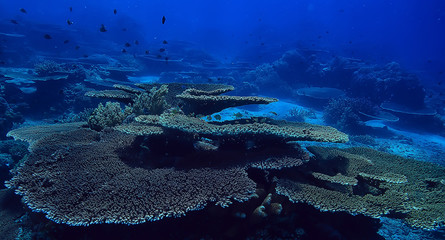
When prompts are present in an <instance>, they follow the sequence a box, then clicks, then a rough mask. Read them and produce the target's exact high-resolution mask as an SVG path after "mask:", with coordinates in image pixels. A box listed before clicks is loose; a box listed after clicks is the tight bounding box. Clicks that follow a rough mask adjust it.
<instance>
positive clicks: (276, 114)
mask: <svg viewBox="0 0 445 240" xmlns="http://www.w3.org/2000/svg"><path fill="white" fill-rule="evenodd" d="M269 113H272V114H273V115H275V116H278V113H276V112H273V111H270V112H269Z"/></svg>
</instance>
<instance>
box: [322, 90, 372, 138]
mask: <svg viewBox="0 0 445 240" xmlns="http://www.w3.org/2000/svg"><path fill="white" fill-rule="evenodd" d="M360 112H362V113H368V114H372V113H375V112H376V110H375V107H374V106H373V104H372V103H371V102H369V101H368V100H366V99H359V98H338V99H333V100H331V101H330V102H329V104H328V106H326V108H325V110H324V115H323V119H324V121H325V122H326V123H327V124H330V125H332V126H334V127H335V128H338V129H340V130H343V131H347V132H352V133H360V132H361V131H362V130H363V126H362V124H361V123H362V120H361V119H362V114H360Z"/></svg>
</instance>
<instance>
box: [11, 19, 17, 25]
mask: <svg viewBox="0 0 445 240" xmlns="http://www.w3.org/2000/svg"><path fill="white" fill-rule="evenodd" d="M9 21H10V22H11V23H13V24H19V22H17V21H16V20H14V19H11V20H9Z"/></svg>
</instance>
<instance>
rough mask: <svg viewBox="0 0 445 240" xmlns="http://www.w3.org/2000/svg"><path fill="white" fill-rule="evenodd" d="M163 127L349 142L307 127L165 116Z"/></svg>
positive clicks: (340, 135) (333, 133)
mask: <svg viewBox="0 0 445 240" xmlns="http://www.w3.org/2000/svg"><path fill="white" fill-rule="evenodd" d="M160 123H161V125H162V126H163V127H165V128H169V129H176V130H180V131H183V132H187V133H191V134H202V135H211V136H225V137H227V136H238V137H239V136H243V135H248V136H258V137H260V136H263V137H272V138H273V137H275V138H281V139H285V140H302V141H326V142H346V141H348V136H347V135H346V134H344V133H342V132H340V131H338V130H336V129H335V128H332V127H327V126H320V125H313V124H308V123H286V122H276V123H275V124H271V123H258V122H254V123H247V124H223V125H217V124H211V123H207V122H204V121H202V120H200V119H197V118H193V117H187V116H185V115H179V114H162V115H161V117H160Z"/></svg>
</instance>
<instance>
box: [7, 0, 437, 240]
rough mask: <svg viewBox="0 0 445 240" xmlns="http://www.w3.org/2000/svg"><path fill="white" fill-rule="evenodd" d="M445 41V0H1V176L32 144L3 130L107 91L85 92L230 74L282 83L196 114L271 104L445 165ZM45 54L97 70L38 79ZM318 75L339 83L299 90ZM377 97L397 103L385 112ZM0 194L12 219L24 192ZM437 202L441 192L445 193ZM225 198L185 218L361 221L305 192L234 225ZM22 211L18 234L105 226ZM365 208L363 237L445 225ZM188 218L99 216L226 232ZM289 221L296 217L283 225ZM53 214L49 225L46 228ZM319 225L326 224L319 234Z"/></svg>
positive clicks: (226, 115) (239, 114)
mask: <svg viewBox="0 0 445 240" xmlns="http://www.w3.org/2000/svg"><path fill="white" fill-rule="evenodd" d="M163 18H165V22H163ZM444 43H445V2H444V1H441V0H429V1H413V0H405V1H404V0H394V1H385V0H373V1H371V0H356V1H348V0H337V1H332V0H296V1H290V0H278V1H267V0H257V1H253V0H246V1H235V0H227V1H223V0H215V1H198V0H190V1H178V0H169V1H141V0H134V1H131V0H122V1H119V0H112V1H103V0H97V1H85V0H79V1H71V0H64V1H54V0H39V1H30V0H15V1H6V0H0V70H1V71H0V127H1V130H0V139H1V144H0V160H1V161H0V162H1V169H0V170H1V171H0V180H1V181H4V180H8V179H10V178H11V177H12V176H13V175H14V172H11V173H9V170H11V169H13V168H15V166H18V165H19V164H18V162H19V161H21V160H20V159H22V157H24V156H25V152H26V150H25V147H24V146H23V145H18V146H15V147H12V146H13V144H12V140H11V138H7V137H6V134H7V132H8V131H10V130H11V129H15V128H18V127H20V126H28V125H38V124H48V123H60V122H70V121H74V120H73V119H79V118H80V117H79V116H80V114H79V113H80V112H82V111H83V110H84V109H85V108H86V109H92V108H95V107H97V105H98V103H99V102H100V101H99V100H97V99H93V100H91V99H90V98H87V97H84V94H85V92H88V91H91V90H104V89H110V88H112V85H113V84H114V83H121V84H128V85H132V84H134V83H137V82H145V83H147V82H148V83H152V82H160V83H165V82H178V81H179V82H185V83H218V84H230V85H233V86H235V91H234V94H236V95H247V96H253V95H255V96H267V97H274V98H278V99H280V102H279V103H272V104H269V105H266V106H263V107H256V106H254V107H252V106H249V107H244V108H242V107H241V108H230V109H226V110H224V111H222V112H221V113H216V114H213V115H211V116H207V117H203V116H198V117H200V118H202V119H204V120H208V119H209V118H210V119H211V120H215V119H216V121H220V122H221V121H225V120H240V119H244V118H246V119H247V118H253V117H266V118H272V119H276V120H288V121H305V122H308V123H312V124H321V125H330V126H333V127H335V128H337V129H339V130H341V131H344V132H346V133H347V134H349V135H350V143H348V144H346V145H344V146H343V145H341V146H339V145H335V146H336V147H337V146H339V147H342V148H343V147H351V146H352V147H354V146H366V147H371V148H374V149H377V150H380V151H384V152H388V153H391V154H396V155H399V156H402V157H408V158H414V159H417V160H419V161H422V162H428V163H433V164H437V165H438V166H441V167H443V166H445V127H444V126H445V124H444V123H445V96H444V94H445V44H444ZM45 60H46V61H48V60H50V61H54V62H55V63H56V64H59V66H64V67H66V66H68V67H67V68H70V71H71V70H73V69H74V68H76V66H81V68H82V69H87V70H88V71H87V72H88V74H90V75H88V76H87V77H83V78H82V77H78V76H74V77H73V76H72V75H70V76H69V77H66V76H65V78H64V79H65V80H62V81H57V80H54V79H53V75H58V74H62V75H63V74H67V72H69V71H68V70H67V68H65V69H64V71H65V72H63V71H62V73H60V71H61V70H60V69H59V70H57V71H55V72H46V73H44V74H43V75H45V74H47V75H46V76H45V77H48V76H49V77H48V78H45V79H44V80H43V75H38V72H37V69H38V68H37V67H36V64H37V65H38V64H39V63H42V62H44V61H45ZM342 61H344V62H342ZM343 63H345V64H344V65H342V64H343ZM64 64H66V65H64ZM124 67H125V68H126V69H123V68H124ZM19 68H20V69H19ZM111 68H113V69H111ZM116 68H120V69H118V70H116ZM76 69H77V68H76ZM129 69H130V70H129ZM131 69H136V70H135V71H133V70H131ZM14 71H15V72H14ZM12 72H14V74H15V75H14V74H12ZM17 72H20V74H21V75H20V76H18V75H17V74H16V73H17ZM70 74H72V72H70ZM94 74H96V75H97V76H98V78H96V77H95V76H96V75H94ZM77 77H78V78H77ZM442 83H444V84H442ZM313 87H317V88H318V87H329V88H336V89H337V90H336V92H335V94H336V96H329V97H319V96H314V95H312V93H308V94H306V93H304V94H302V91H303V90H302V89H305V91H306V89H311V90H313V89H314V88H313ZM311 90H309V91H311ZM338 90H340V91H338ZM338 92H342V93H343V94H341V93H338ZM314 94H315V93H314ZM332 94H334V93H332ZM322 95H323V96H328V95H329V94H328V93H323V94H322ZM336 99H337V100H336ZM102 102H104V101H102ZM122 106H123V105H122ZM345 106H346V107H345ZM376 109H377V110H376ZM380 111H383V112H384V111H386V113H390V114H392V115H391V116H390V117H388V116H386V117H382V116H381V115H379V112H380ZM90 113H91V111H90V112H88V114H90ZM370 115H371V117H369V116H370ZM376 115H379V116H377V117H376ZM215 116H217V117H216V118H215ZM221 116H222V120H221ZM76 117H79V118H76ZM218 118H219V119H218ZM382 118H383V120H382ZM388 118H390V119H388ZM395 119H396V120H395ZM248 143H249V144H250V142H248ZM302 145H305V144H302ZM11 149H13V150H11ZM444 175H445V173H444ZM257 180H258V179H255V181H257ZM261 181H262V180H261ZM261 181H259V182H261ZM442 181H443V180H442ZM257 183H258V182H257ZM1 185H3V184H1ZM442 185H443V183H442ZM2 198H3V199H2V200H1V201H2V202H7V201H6V200H4V199H7V200H8V199H13V200H14V201H15V202H14V203H13V204H11V205H12V206H9V205H7V204H4V205H5V206H3V205H2V206H1V207H0V211H2V212H4V213H2V214H0V218H4V219H7V218H8V217H9V219H11V218H12V217H11V216H12V215H14V214H10V215H8V214H7V213H11V212H14V211H11V210H10V209H16V208H19V207H20V206H21V205H20V201H19V198H18V197H17V196H14V195H11V196H9V195H8V196H6V197H3V196H2ZM439 204H442V205H440V206H443V205H444V202H443V200H442V201H439ZM237 208H238V209H239V208H240V207H239V206H237ZM241 208H242V207H241ZM8 209H9V210H8ZM230 211H232V210H228V212H229V213H228V212H218V210H215V211H212V210H210V211H208V212H205V213H198V214H194V213H193V214H190V216H187V217H188V218H186V220H184V221H194V220H196V221H202V219H206V218H212V220H210V222H211V223H212V224H218V223H220V222H218V220H215V219H217V218H218V217H221V216H224V217H221V219H222V220H221V222H222V225H224V227H226V228H227V229H229V230H227V231H225V232H224V234H225V235H224V236H222V237H221V236H220V238H221V239H238V238H246V239H256V238H260V236H261V237H263V238H266V236H267V237H272V238H271V239H279V237H281V238H280V239H292V238H295V239H317V237H320V236H322V237H323V239H354V238H355V237H356V236H357V235H354V230H351V231H348V230H345V229H346V227H345V226H341V224H340V226H339V225H338V224H334V223H335V222H337V223H338V221H345V223H351V224H352V223H353V222H354V221H355V220H354V218H352V216H349V215H347V214H345V215H341V214H339V216H337V215H335V214H334V213H329V214H326V215H320V213H319V212H318V211H316V210H314V209H312V208H310V207H308V206H306V205H305V206H304V207H302V208H301V209H299V210H298V209H297V210H295V209H293V208H292V210H287V211H289V212H291V213H289V212H288V213H289V214H288V215H286V216H287V217H284V216H281V215H280V217H279V218H275V219H273V220H270V222H265V223H264V222H263V223H262V224H263V228H262V231H264V232H261V233H258V234H253V235H252V234H251V233H246V232H248V231H241V230H239V229H237V231H235V230H233V231H232V232H231V231H230V229H231V227H232V226H233V225H236V224H237V223H236V222H230V221H231V220H230V218H228V217H227V215H228V214H232V215H233V214H234V213H231V212H230ZM233 211H234V210H233ZM292 211H294V212H292ZM209 212H210V213H209ZM15 214H16V215H17V216H13V217H14V218H16V219H17V218H19V217H21V219H22V220H21V221H22V222H21V225H20V224H19V225H15V226H14V227H11V228H10V229H13V228H14V229H19V228H20V229H21V230H20V231H21V233H20V234H22V235H21V237H22V238H26V237H31V238H33V239H46V238H48V239H59V238H61V237H62V236H64V237H66V236H69V234H70V233H71V232H74V233H75V234H74V235H73V236H76V237H77V236H82V237H85V239H101V237H100V236H98V235H96V234H95V233H94V231H95V229H94V227H93V228H91V227H88V228H87V227H85V234H84V235H82V234H83V233H82V231H83V229H80V227H79V228H76V229H73V228H72V227H68V226H65V225H63V224H54V223H52V222H51V221H50V220H47V219H45V218H44V217H43V216H44V214H43V213H41V214H40V215H39V214H35V215H33V214H31V213H29V212H26V214H25V213H23V212H20V211H16V212H15ZM200 214H201V215H200ZM206 214H209V216H207V215H206ZM218 214H220V215H218ZM299 214H310V215H311V216H314V217H313V218H312V221H314V222H317V221H321V223H320V224H319V225H317V227H314V228H312V227H308V226H307V225H305V224H304V223H301V222H299V221H297V220H295V219H296V218H301V216H300V215H299ZM187 215H188V214H187ZM25 217H26V219H25V220H23V219H24V218H25ZM244 217H245V216H244ZM361 217H363V216H360V217H358V218H357V219H359V220H358V222H360V223H363V225H362V227H363V229H362V230H363V231H365V232H366V233H367V234H368V235H367V236H366V237H365V238H363V239H382V238H386V239H416V238H418V239H441V238H442V239H445V237H444V234H443V226H442V228H437V229H434V231H424V230H418V229H414V228H410V227H409V226H407V225H404V223H403V222H398V221H395V220H388V219H385V220H384V221H382V223H381V224H383V227H380V230H378V228H379V227H376V226H377V225H378V224H379V223H376V222H373V221H374V220H375V219H368V218H365V217H363V219H362V218H361ZM28 218H29V219H32V220H29V219H28ZM394 218H395V219H398V218H403V217H399V216H395V217H394ZM180 219H181V218H180ZM180 219H174V220H165V221H164V220H162V221H160V222H156V223H145V224H142V225H141V226H136V227H132V228H127V227H126V226H120V225H118V226H115V225H112V226H108V225H106V224H104V225H106V226H103V225H100V226H98V227H97V229H96V230H97V231H99V232H107V231H108V230H110V232H112V233H116V235H115V236H112V235H113V234H109V235H106V236H107V237H108V238H115V237H116V236H119V237H118V238H124V237H125V236H127V237H129V238H130V236H131V237H140V236H141V235H144V234H145V233H152V234H153V236H156V237H162V236H163V234H162V231H159V229H164V228H166V229H168V228H167V227H166V225H168V224H173V225H174V226H179V227H178V228H181V229H180V230H178V232H179V233H178V234H177V235H174V234H173V235H165V236H164V237H165V238H189V239H195V238H196V239H198V238H203V239H211V238H212V237H215V236H213V235H212V233H215V232H218V231H217V230H215V231H213V229H212V228H209V230H207V231H205V234H204V235H199V234H198V233H197V232H194V231H191V233H189V232H187V230H184V229H182V228H186V227H184V226H187V224H188V223H187V222H185V223H184V222H180ZM228 219H229V220H228ZM240 219H242V218H240ZM240 219H237V220H236V221H241V220H240ZM314 219H315V220H314ZM5 221H6V220H5ZM163 221H164V222H163ZM48 222H49V223H48ZM289 222H291V223H292V224H294V225H292V224H290V225H292V227H288V226H289V225H286V226H287V227H282V226H281V225H280V224H283V223H287V224H289ZM377 222H378V221H377ZM45 224H54V226H52V227H48V228H51V229H45V227H44V226H43V225H45ZM150 224H151V225H150ZM249 224H250V223H249ZM249 224H247V225H246V226H251V225H249ZM30 225H31V226H30ZM253 225H254V226H258V225H255V224H253ZM253 225H252V226H253ZM243 226H244V225H243ZM276 226H280V227H279V228H278V229H280V231H278V230H277V228H276ZM157 228H159V229H158V230H156V229H157ZM252 228H253V227H252ZM284 229H285V230H284ZM289 229H293V230H292V231H290V230H289ZM2 231H4V233H5V234H6V232H8V236H13V235H14V234H11V232H10V230H7V229H6V228H4V229H2V228H0V235H1V233H2ZM131 231H135V232H136V233H133V235H132V234H130V233H129V232H131ZM212 231H213V232H212ZM305 231H306V233H305ZM318 231H319V232H321V233H320V234H319V235H318V234H314V232H318ZM24 232H26V233H28V235H26V234H25V233H24ZM198 232H199V231H198ZM240 232H242V233H243V234H240ZM377 232H378V234H377ZM218 233H219V232H218ZM237 233H238V234H239V235H237ZM188 234H189V235H188ZM311 234H312V235H311ZM379 234H380V235H379ZM391 234H395V235H396V236H397V237H398V238H397V237H391ZM25 235H26V236H25ZM99 235H100V234H99ZM174 236H176V237H174ZM216 238H217V239H219V238H218V237H216ZM213 239H214V238H213Z"/></svg>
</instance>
